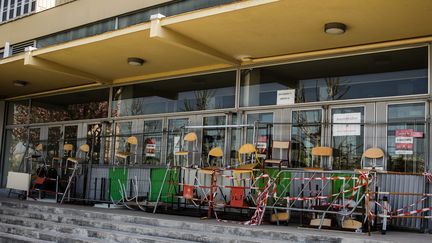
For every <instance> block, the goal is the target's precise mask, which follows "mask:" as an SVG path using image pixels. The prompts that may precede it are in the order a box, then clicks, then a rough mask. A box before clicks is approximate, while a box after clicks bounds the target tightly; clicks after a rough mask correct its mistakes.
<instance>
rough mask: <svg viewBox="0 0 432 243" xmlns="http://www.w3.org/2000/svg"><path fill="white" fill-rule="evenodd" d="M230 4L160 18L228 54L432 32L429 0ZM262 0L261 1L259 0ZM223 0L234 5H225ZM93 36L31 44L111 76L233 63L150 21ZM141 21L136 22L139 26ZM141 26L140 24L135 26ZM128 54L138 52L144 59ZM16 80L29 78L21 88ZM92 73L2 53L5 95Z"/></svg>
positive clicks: (61, 60) (121, 78) (73, 81)
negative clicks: (158, 34)
mask: <svg viewBox="0 0 432 243" xmlns="http://www.w3.org/2000/svg"><path fill="white" fill-rule="evenodd" d="M245 2H248V1H244V2H240V3H239V4H236V5H231V6H236V7H235V8H233V7H231V8H229V6H230V5H227V6H221V7H217V8H213V9H206V10H201V11H199V12H200V13H202V14H201V15H200V16H198V15H197V12H192V13H186V14H183V15H179V16H174V17H170V18H166V19H163V20H162V25H163V26H164V27H165V28H169V29H170V30H173V31H175V32H177V33H180V34H182V35H184V36H186V37H188V38H190V39H193V40H196V41H198V42H200V43H202V44H204V45H206V46H208V47H210V48H213V49H216V50H218V51H220V52H222V53H224V54H226V55H228V56H232V57H243V56H250V57H252V58H260V57H268V56H278V55H285V54H292V53H303V52H309V51H315V50H326V49H331V48H338V47H347V46H356V45H362V44H369V43H379V42H385V41H391V40H399V39H407V38H414V37H422V36H432V25H431V24H430V23H432V1H429V0H410V1H406V0H379V1H377V0H352V1H346V0H326V1H322V0H308V1H304V0H281V1H276V2H274V3H268V4H263V5H260V6H255V7H248V8H241V6H242V4H244V3H245ZM257 2H259V1H257ZM224 8H227V9H229V11H221V10H223V9H224ZM334 21H337V22H343V23H345V24H346V25H347V26H348V29H347V32H346V33H345V34H343V35H334V36H332V35H328V34H325V33H324V32H323V26H324V24H325V23H327V22H334ZM142 26H143V27H142V28H137V27H136V26H134V27H130V28H128V29H129V30H130V31H129V32H127V33H126V32H125V30H118V31H114V32H110V33H106V34H103V35H100V36H95V37H89V38H86V39H81V40H76V41H72V42H69V43H64V44H60V45H57V46H54V47H47V48H44V49H40V50H37V51H35V52H34V55H35V56H36V57H38V58H41V59H44V60H48V61H50V62H55V63H58V64H61V65H64V66H67V67H70V68H73V69H76V70H80V71H83V72H87V73H90V74H93V75H96V76H99V77H102V78H104V79H108V80H111V81H112V82H114V83H120V82H131V81H138V80H145V79H151V78H159V77H165V76H172V75H177V74H185V73H190V72H197V71H202V70H211V69H220V68H224V67H229V65H228V64H226V63H223V62H221V61H220V60H218V59H216V58H212V57H209V56H207V55H203V54H200V53H197V52H193V51H191V50H188V49H185V48H182V47H179V46H175V45H171V44H168V43H165V42H162V41H160V40H157V39H152V38H150V37H149V35H150V34H149V25H148V24H143V25H142ZM138 27H139V26H138ZM134 29H137V30H136V31H132V30H134ZM128 57H141V58H143V59H145V60H146V61H147V62H146V63H145V64H144V65H143V66H142V67H134V66H130V65H128V64H127V63H126V59H127V58H128ZM13 80H26V81H28V82H29V85H28V86H26V87H23V88H17V87H14V86H12V82H13ZM92 82H94V81H90V80H85V79H83V78H82V77H74V76H71V75H67V74H60V73H57V72H51V71H41V70H38V69H35V68H32V67H29V66H24V65H23V60H22V59H21V60H19V58H18V60H17V61H7V59H6V60H3V61H0V87H1V89H0V97H15V96H20V95H26V94H33V93H35V92H43V91H47V90H54V89H59V88H66V87H71V86H78V85H83V84H87V83H92Z"/></svg>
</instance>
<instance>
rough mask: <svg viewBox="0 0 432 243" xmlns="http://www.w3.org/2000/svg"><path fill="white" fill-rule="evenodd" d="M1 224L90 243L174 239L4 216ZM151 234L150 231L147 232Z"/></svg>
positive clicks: (163, 242)
mask: <svg viewBox="0 0 432 243" xmlns="http://www.w3.org/2000/svg"><path fill="white" fill-rule="evenodd" d="M0 223H3V224H8V225H13V226H24V227H27V228H32V229H36V230H39V231H49V232H52V233H53V234H54V235H56V234H57V233H60V234H66V235H73V236H80V237H83V238H84V239H87V238H88V239H90V242H92V241H93V242H96V241H97V242H106V241H108V242H155V243H156V242H157V243H171V242H172V241H173V239H170V238H163V237H158V236H155V235H140V234H133V233H127V232H119V231H115V230H105V229H99V228H92V227H84V226H76V225H69V224H64V223H55V222H48V221H44V220H39V219H31V218H25V217H19V216H7V215H2V216H1V218H0ZM147 233H149V231H147ZM175 241H176V242H192V241H182V240H178V239H175Z"/></svg>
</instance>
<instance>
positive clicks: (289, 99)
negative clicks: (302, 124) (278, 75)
mask: <svg viewBox="0 0 432 243" xmlns="http://www.w3.org/2000/svg"><path fill="white" fill-rule="evenodd" d="M294 103H295V89H284V90H278V91H277V101H276V104H277V105H293V104H294Z"/></svg>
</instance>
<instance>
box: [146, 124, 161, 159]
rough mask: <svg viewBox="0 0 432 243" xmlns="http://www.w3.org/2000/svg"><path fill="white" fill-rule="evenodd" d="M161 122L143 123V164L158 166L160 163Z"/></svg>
mask: <svg viewBox="0 0 432 243" xmlns="http://www.w3.org/2000/svg"><path fill="white" fill-rule="evenodd" d="M161 146H162V120H150V121H144V144H143V155H144V164H149V165H159V164H160V162H161V151H162V150H161Z"/></svg>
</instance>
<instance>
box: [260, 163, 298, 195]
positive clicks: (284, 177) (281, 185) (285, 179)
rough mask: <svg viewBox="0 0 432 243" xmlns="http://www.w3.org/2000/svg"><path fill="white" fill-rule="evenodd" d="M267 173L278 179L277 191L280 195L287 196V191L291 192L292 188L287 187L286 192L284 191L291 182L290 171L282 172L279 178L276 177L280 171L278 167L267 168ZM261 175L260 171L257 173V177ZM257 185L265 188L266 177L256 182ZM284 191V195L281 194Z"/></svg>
mask: <svg viewBox="0 0 432 243" xmlns="http://www.w3.org/2000/svg"><path fill="white" fill-rule="evenodd" d="M265 173H267V174H268V175H269V176H270V177H271V178H272V179H273V180H276V192H277V195H278V196H284V197H285V196H286V195H287V193H289V192H290V188H288V189H286V190H285V192H284V189H285V187H286V186H287V185H288V184H289V183H290V180H289V179H290V178H291V172H289V171H286V172H281V174H280V175H279V178H278V179H276V178H275V177H276V176H277V174H278V173H279V169H278V168H268V169H265ZM259 175H260V172H258V173H257V174H255V176H256V177H258V176H259ZM256 185H257V186H259V187H260V188H264V187H265V186H266V178H262V179H260V180H259V181H258V182H257V183H256ZM282 192H284V195H281V193H282Z"/></svg>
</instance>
